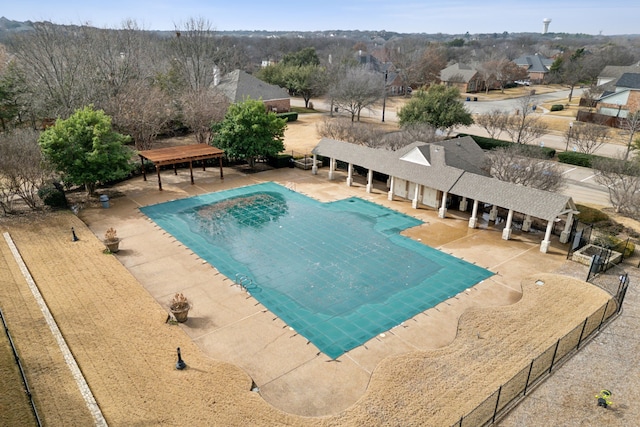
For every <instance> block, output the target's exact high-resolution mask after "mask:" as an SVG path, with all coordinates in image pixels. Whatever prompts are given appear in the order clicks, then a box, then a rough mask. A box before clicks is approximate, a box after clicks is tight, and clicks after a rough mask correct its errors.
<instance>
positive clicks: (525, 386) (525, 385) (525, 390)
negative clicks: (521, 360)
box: [523, 359, 535, 396]
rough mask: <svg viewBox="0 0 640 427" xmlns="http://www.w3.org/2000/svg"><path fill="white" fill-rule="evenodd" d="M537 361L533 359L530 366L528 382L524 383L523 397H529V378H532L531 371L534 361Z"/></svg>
mask: <svg viewBox="0 0 640 427" xmlns="http://www.w3.org/2000/svg"><path fill="white" fill-rule="evenodd" d="M534 360H535V359H531V365H529V373H528V374H527V382H526V383H524V394H523V396H526V395H527V388H528V387H529V378H531V370H532V369H533V361H534Z"/></svg>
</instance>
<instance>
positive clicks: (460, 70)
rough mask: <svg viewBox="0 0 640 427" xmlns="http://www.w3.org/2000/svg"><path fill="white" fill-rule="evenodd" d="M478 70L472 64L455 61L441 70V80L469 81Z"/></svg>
mask: <svg viewBox="0 0 640 427" xmlns="http://www.w3.org/2000/svg"><path fill="white" fill-rule="evenodd" d="M477 73H478V71H477V70H476V69H475V68H473V67H472V66H471V65H468V64H462V63H455V64H452V65H449V66H448V67H447V68H444V69H443V70H441V71H440V80H442V81H443V82H451V81H459V82H464V83H469V82H470V81H471V79H473V78H474V76H475V75H476V74H477Z"/></svg>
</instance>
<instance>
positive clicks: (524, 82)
mask: <svg viewBox="0 0 640 427" xmlns="http://www.w3.org/2000/svg"><path fill="white" fill-rule="evenodd" d="M514 83H515V84H517V85H522V86H531V82H530V81H529V80H516V81H515V82H514Z"/></svg>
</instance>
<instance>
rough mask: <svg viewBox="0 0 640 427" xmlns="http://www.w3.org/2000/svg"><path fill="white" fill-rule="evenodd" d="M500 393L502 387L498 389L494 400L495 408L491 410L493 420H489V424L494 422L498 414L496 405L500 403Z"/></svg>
mask: <svg viewBox="0 0 640 427" xmlns="http://www.w3.org/2000/svg"><path fill="white" fill-rule="evenodd" d="M500 393H502V386H500V388H499V389H498V397H497V398H496V407H495V408H493V418H492V419H491V423H492V424H493V423H495V422H496V414H497V413H498V404H499V403H500Z"/></svg>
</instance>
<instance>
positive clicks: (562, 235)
mask: <svg viewBox="0 0 640 427" xmlns="http://www.w3.org/2000/svg"><path fill="white" fill-rule="evenodd" d="M572 225H573V212H569V215H567V223H566V224H565V225H564V230H562V233H560V243H567V242H568V241H569V235H570V234H571V226H572Z"/></svg>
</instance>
